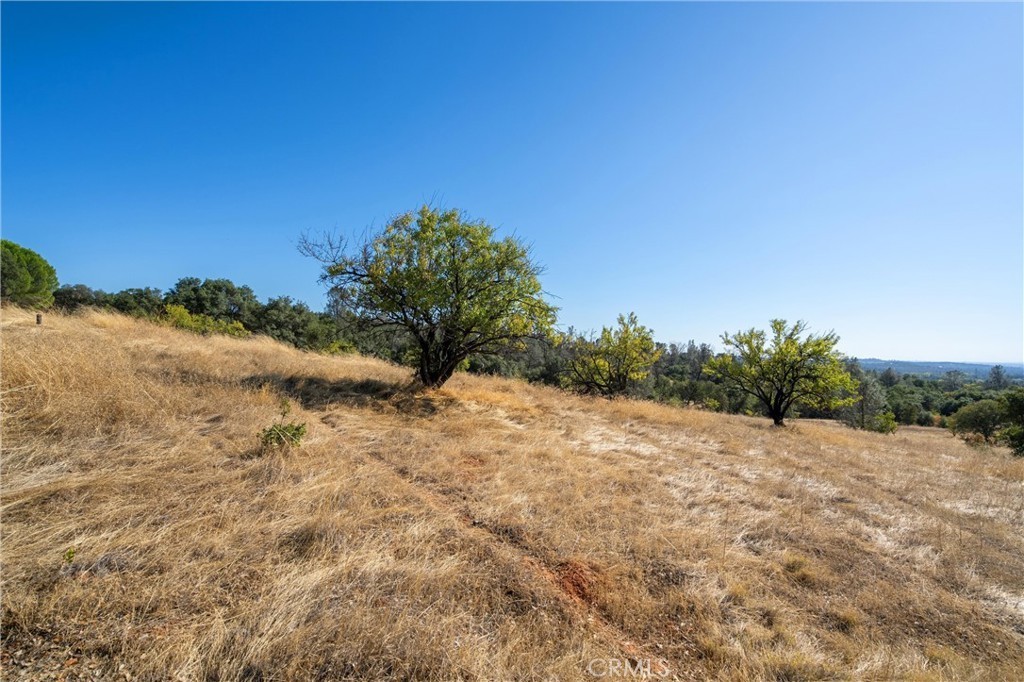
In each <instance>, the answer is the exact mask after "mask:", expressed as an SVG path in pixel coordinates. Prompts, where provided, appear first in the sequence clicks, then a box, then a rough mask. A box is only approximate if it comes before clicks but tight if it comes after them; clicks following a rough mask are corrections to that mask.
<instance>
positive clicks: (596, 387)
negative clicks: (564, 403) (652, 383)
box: [569, 313, 663, 396]
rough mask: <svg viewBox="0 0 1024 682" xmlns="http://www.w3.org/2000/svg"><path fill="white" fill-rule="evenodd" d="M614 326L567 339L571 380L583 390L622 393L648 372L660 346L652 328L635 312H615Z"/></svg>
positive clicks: (609, 394)
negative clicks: (591, 336)
mask: <svg viewBox="0 0 1024 682" xmlns="http://www.w3.org/2000/svg"><path fill="white" fill-rule="evenodd" d="M618 323H619V326H618V328H616V329H611V328H609V327H604V328H603V329H602V330H601V335H600V336H599V337H598V338H596V339H587V338H584V337H576V338H574V339H572V340H571V341H569V343H570V344H571V345H570V350H569V355H570V360H569V376H570V381H571V383H572V384H573V385H574V386H575V387H576V388H578V389H580V390H582V391H583V392H585V393H597V394H600V395H605V396H612V395H624V394H626V393H629V392H631V391H633V390H635V388H636V387H637V385H639V383H640V382H641V381H643V380H644V379H646V378H647V376H648V375H649V374H650V371H651V366H652V365H653V364H654V363H655V362H657V360H658V358H659V357H661V354H662V352H663V350H662V349H661V348H659V347H657V345H656V344H655V343H654V335H653V332H652V331H651V330H650V329H648V328H647V327H644V326H643V325H641V324H640V323H639V321H638V320H637V317H636V314H635V313H630V314H629V315H628V316H626V315H619V318H618Z"/></svg>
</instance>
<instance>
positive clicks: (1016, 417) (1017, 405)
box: [999, 388, 1024, 457]
mask: <svg viewBox="0 0 1024 682" xmlns="http://www.w3.org/2000/svg"><path fill="white" fill-rule="evenodd" d="M1000 402H1001V409H1002V413H1003V419H1002V421H1003V424H1004V427H1003V429H1002V431H1000V432H999V439H1000V440H1001V441H1002V442H1003V443H1005V444H1006V445H1008V446H1009V447H1010V450H1011V451H1012V452H1013V454H1014V455H1016V456H1017V457H1024V388H1015V389H1013V390H1012V391H1008V392H1007V393H1005V394H1003V396H1002V398H1001V400H1000Z"/></svg>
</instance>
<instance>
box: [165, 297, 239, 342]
mask: <svg viewBox="0 0 1024 682" xmlns="http://www.w3.org/2000/svg"><path fill="white" fill-rule="evenodd" d="M164 312H165V313H166V317H165V318H164V319H165V320H166V322H167V323H168V324H169V325H171V326H172V327H177V328H178V329H186V330H188V331H190V332H195V333H196V334H204V335H205V334H227V335H228V336H248V335H249V332H248V331H247V330H246V328H245V327H243V326H242V323H241V322H225V321H223V320H217V319H214V318H212V317H210V316H209V315H200V314H193V313H190V312H189V311H187V310H186V309H185V306H181V305H177V304H174V303H169V304H167V305H166V306H164Z"/></svg>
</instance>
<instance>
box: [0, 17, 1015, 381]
mask: <svg viewBox="0 0 1024 682" xmlns="http://www.w3.org/2000/svg"><path fill="white" fill-rule="evenodd" d="M0 11H2V97H3V99H2V164H3V165H2V172H3V178H2V179H3V187H2V202H3V204H2V229H3V234H4V237H5V238H7V239H12V240H14V241H16V242H18V243H21V244H23V245H25V246H27V247H29V248H32V249H35V250H37V251H39V252H40V253H42V254H43V255H44V256H45V257H46V258H47V259H48V260H49V261H50V262H51V263H52V264H53V265H54V266H55V267H56V268H57V272H58V276H59V277H60V279H61V282H63V283H78V282H82V283H86V284H89V285H90V286H93V287H96V288H103V289H106V290H118V289H122V288H126V287H134V286H156V287H160V288H164V289H166V288H168V287H170V286H171V285H173V283H174V282H175V281H176V280H177V279H179V278H180V277H184V276H190V275H194V276H199V277H227V278H230V279H232V280H234V281H235V282H238V283H245V284H249V285H250V286H252V287H253V288H254V289H255V290H256V292H257V294H259V295H260V296H261V297H264V298H265V297H268V296H277V295H290V296H293V297H295V298H298V299H301V300H305V301H307V302H308V303H310V304H311V305H312V306H314V307H316V308H320V307H322V305H323V302H324V296H323V292H322V289H321V288H320V287H319V285H318V284H317V282H316V279H317V274H318V267H317V265H316V264H315V263H314V262H312V261H309V260H307V259H304V258H302V257H301V256H299V255H298V253H297V252H296V251H295V246H294V245H295V242H296V240H297V237H298V235H299V234H300V233H301V232H302V231H304V230H311V231H314V232H317V231H321V230H324V229H335V228H336V229H341V230H343V231H349V232H352V233H361V232H362V231H363V230H364V228H366V227H367V226H370V225H374V226H380V225H382V224H384V223H385V222H386V221H387V219H388V218H389V217H390V216H392V215H393V214H395V213H399V212H402V211H404V210H408V209H412V208H415V207H417V206H418V205H420V204H422V203H423V202H425V201H431V200H434V201H435V202H436V203H441V204H443V205H446V206H456V207H460V208H463V209H465V210H466V211H468V212H469V213H470V214H472V215H473V216H474V217H478V218H483V219H486V220H488V221H489V222H491V223H492V224H494V225H496V226H498V227H500V228H501V229H502V231H503V233H507V232H513V231H514V232H515V234H517V235H518V236H519V237H521V238H523V239H524V240H526V241H528V242H530V243H532V244H533V246H534V253H535V256H536V258H537V259H538V260H539V261H541V262H542V263H544V264H545V265H546V266H547V268H548V272H547V274H546V275H545V277H544V284H545V288H546V289H547V290H549V291H550V292H551V293H552V294H554V295H555V296H557V299H555V302H556V304H557V305H559V306H560V307H561V309H562V310H561V314H560V320H561V323H562V325H564V326H568V325H573V326H575V327H577V328H582V329H592V328H599V327H600V326H602V325H606V324H611V323H613V322H614V320H615V317H616V315H617V314H618V313H620V312H628V311H630V310H633V311H636V312H637V314H638V315H639V317H640V320H641V322H643V323H644V324H646V325H648V326H650V327H652V328H653V329H654V330H655V335H656V337H657V338H658V339H660V340H665V341H669V340H680V341H685V340H687V339H691V338H693V339H696V340H698V341H709V342H716V341H717V339H718V337H719V335H720V334H721V333H722V332H723V331H730V332H732V331H736V330H738V329H741V328H749V327H751V326H758V327H765V326H766V325H767V322H768V320H769V319H770V318H772V317H784V318H787V319H791V320H795V319H798V318H802V319H806V320H807V321H809V322H810V323H811V325H812V327H813V328H814V329H817V330H827V329H835V330H836V332H837V333H838V334H839V335H840V336H841V337H842V342H841V344H840V348H841V349H842V350H843V351H844V352H846V353H848V354H851V355H856V356H860V357H870V356H876V357H884V358H902V359H921V360H927V359H932V360H939V359H942V360H960V361H1001V362H1021V361H1022V359H1024V358H1022V355H1024V350H1022V348H1024V331H1022V330H1024V319H1022V318H1024V134H1022V128H1024V123H1022V121H1024V67H1022V62H1024V56H1022V55H1024V38H1022V30H1024V29H1022V26H1024V16H1022V6H1021V4H1020V3H1016V4H980V5H975V4H875V3H869V4H854V3H849V4H803V3H787V4H782V3H778V4H691V3H683V4H643V5H637V4H632V5H626V4H559V5H543V4H454V3H452V4H372V5H371V4H327V3H308V4H277V3H227V4H206V3H169V4H149V3H147V4H138V5H137V4H126V3H110V4H58V3H33V4H23V3H11V2H4V3H3V4H2V8H0Z"/></svg>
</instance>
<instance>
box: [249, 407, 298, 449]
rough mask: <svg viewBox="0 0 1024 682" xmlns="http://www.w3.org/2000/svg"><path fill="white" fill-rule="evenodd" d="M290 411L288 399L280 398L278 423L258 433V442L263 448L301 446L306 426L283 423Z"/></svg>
mask: <svg viewBox="0 0 1024 682" xmlns="http://www.w3.org/2000/svg"><path fill="white" fill-rule="evenodd" d="M291 409H292V406H291V403H290V402H288V399H287V398H282V399H281V419H280V421H278V422H277V423H276V424H272V425H270V426H268V427H267V428H265V429H263V430H262V431H260V434H259V441H260V445H261V446H263V448H291V447H296V448H297V447H299V446H300V445H302V439H303V437H305V435H306V424H305V423H299V422H285V421H284V420H285V418H286V417H287V416H288V413H289V412H291Z"/></svg>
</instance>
